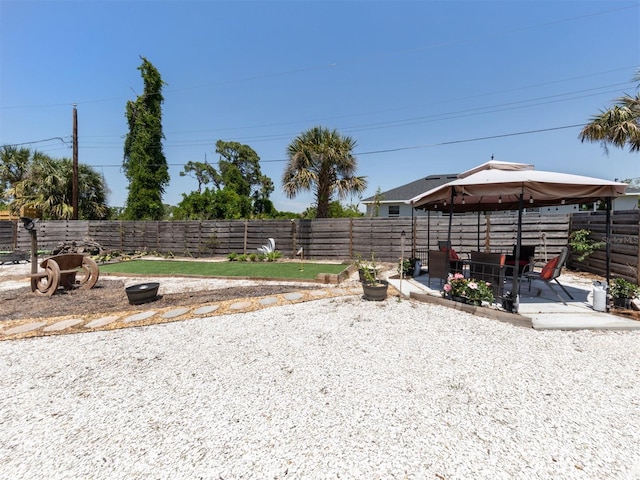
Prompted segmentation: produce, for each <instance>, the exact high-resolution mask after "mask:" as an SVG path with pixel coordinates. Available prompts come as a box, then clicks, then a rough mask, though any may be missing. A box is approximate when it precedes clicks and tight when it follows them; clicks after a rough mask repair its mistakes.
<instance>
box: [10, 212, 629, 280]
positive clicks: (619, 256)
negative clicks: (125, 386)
mask: <svg viewBox="0 0 640 480" xmlns="http://www.w3.org/2000/svg"><path fill="white" fill-rule="evenodd" d="M612 218H613V221H612V223H613V226H614V227H613V231H612V235H611V239H610V240H609V241H610V242H611V247H612V264H611V271H612V273H614V274H617V275H619V276H625V277H626V278H628V279H630V280H632V281H635V282H636V283H637V282H638V269H639V267H640V265H638V263H639V259H640V252H639V245H638V238H639V233H640V231H639V230H640V223H639V220H640V212H637V211H629V212H614V213H613V214H612ZM604 223H605V216H604V213H601V212H590V213H584V214H583V213H580V214H572V215H571V217H570V216H569V215H540V214H538V213H527V214H525V215H524V216H523V231H522V243H523V245H535V246H536V258H537V259H539V260H545V259H547V258H550V257H552V256H554V255H556V254H557V253H558V252H559V251H560V248H562V247H563V246H566V245H567V241H568V237H569V232H570V231H572V230H577V229H581V228H587V229H589V230H591V231H593V232H594V235H593V237H594V239H595V240H599V239H602V238H603V237H604V234H605V230H604V227H605V224H604ZM448 225H449V218H448V217H447V216H440V215H433V216H431V217H413V218H412V217H398V218H335V219H315V220H292V221H291V220H211V221H189V222H143V221H140V222H136V221H40V222H38V223H37V224H36V226H37V229H38V230H37V231H38V245H39V248H40V249H41V250H51V249H53V248H54V247H55V246H56V245H57V244H59V243H60V242H71V241H79V240H84V239H87V240H91V241H94V242H97V243H99V244H100V245H102V246H103V247H104V248H105V249H106V250H117V251H122V252H136V251H144V250H146V251H149V252H158V253H160V254H169V253H171V254H174V255H177V256H193V257H209V256H221V255H227V254H228V253H230V252H237V253H253V252H256V251H257V249H258V248H259V247H261V246H263V245H265V244H266V243H267V239H268V238H274V239H275V241H276V249H277V250H279V251H280V252H282V254H283V255H284V256H285V257H290V258H293V257H295V256H296V253H297V252H298V250H299V249H300V248H301V247H302V249H303V251H304V257H305V258H306V259H331V260H350V259H353V258H354V257H355V256H356V255H358V254H359V255H361V256H362V257H364V258H369V257H370V256H371V254H372V253H373V254H374V255H375V258H376V259H377V260H379V261H385V262H396V261H398V259H399V258H400V256H401V255H402V256H404V257H405V258H408V257H410V256H412V255H417V256H420V255H418V254H419V252H426V251H427V250H429V249H437V245H438V241H443V240H446V239H447V231H448ZM402 232H404V233H405V236H404V241H403V239H402ZM516 236H517V215H516V214H515V213H514V214H504V213H501V214H479V215H476V214H469V215H454V217H453V222H452V228H451V244H452V247H453V248H454V249H455V250H456V251H459V252H469V251H472V250H479V251H494V252H495V251H501V252H503V253H511V251H512V248H513V245H514V244H515V242H516ZM403 246H404V248H403ZM0 248H4V249H9V250H11V249H18V250H25V251H26V250H29V249H30V237H29V233H28V232H27V231H26V230H25V229H24V228H23V226H22V223H21V222H15V221H14V222H3V221H0ZM604 255H605V250H604V248H602V249H601V250H599V251H597V252H596V253H594V254H593V255H592V256H591V257H589V258H588V259H586V260H584V261H583V262H577V261H574V260H572V264H573V266H574V267H576V268H579V269H581V270H585V271H590V272H593V273H598V274H604V268H605V265H604V258H605V257H604ZM424 260H425V261H426V258H425V259H424Z"/></svg>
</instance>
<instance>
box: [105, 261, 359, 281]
mask: <svg viewBox="0 0 640 480" xmlns="http://www.w3.org/2000/svg"><path fill="white" fill-rule="evenodd" d="M348 267H349V266H348V265H340V264H327V263H307V262H305V263H304V264H303V267H302V268H303V270H302V271H301V270H300V263H299V262H190V261H188V260H185V261H183V260H132V261H129V262H120V263H109V264H104V265H100V272H101V273H111V274H118V273H123V274H129V275H131V274H133V275H175V276H185V275H187V276H188V275H197V276H204V277H244V278H281V279H291V280H315V279H316V277H317V276H318V275H319V274H334V275H337V274H339V273H340V272H342V271H343V270H346V269H347V268H348Z"/></svg>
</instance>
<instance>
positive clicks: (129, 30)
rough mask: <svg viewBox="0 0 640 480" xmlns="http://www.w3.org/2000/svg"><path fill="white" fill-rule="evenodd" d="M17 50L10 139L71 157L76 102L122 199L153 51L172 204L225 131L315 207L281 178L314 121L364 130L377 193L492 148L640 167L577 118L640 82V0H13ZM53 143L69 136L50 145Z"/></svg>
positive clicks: (361, 153) (98, 159)
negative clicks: (585, 135)
mask: <svg viewBox="0 0 640 480" xmlns="http://www.w3.org/2000/svg"><path fill="white" fill-rule="evenodd" d="M0 48H1V50H0V144H25V146H28V147H31V148H33V149H38V150H39V151H42V152H45V153H47V154H49V155H51V156H53V157H55V158H62V157H67V158H70V157H71V156H72V151H71V135H72V104H73V103H77V104H78V107H77V108H78V131H79V159H80V162H82V163H86V164H89V165H91V166H93V167H94V168H96V170H98V171H99V172H101V173H103V174H104V176H105V178H106V180H107V184H108V186H109V188H110V189H111V195H110V197H109V203H110V205H113V206H122V205H123V204H124V202H125V200H126V196H127V190H126V187H127V182H126V179H125V177H124V175H123V173H122V171H121V169H120V166H121V164H122V148H123V141H124V136H125V135H126V133H127V124H126V119H125V115H124V112H125V105H126V102H127V101H128V100H134V99H135V98H136V96H137V95H139V94H140V93H142V89H143V84H142V79H141V77H140V72H139V71H138V70H137V68H138V66H139V65H140V63H141V62H140V56H145V57H146V58H147V59H148V60H149V61H151V62H152V63H153V64H154V66H155V67H156V68H157V69H158V70H159V71H160V73H161V75H162V78H163V80H164V81H165V82H166V83H167V84H168V85H167V86H165V89H164V92H163V93H164V98H165V103H164V106H163V127H164V133H165V137H166V140H165V142H164V152H165V155H166V157H167V161H168V163H169V164H170V174H171V183H170V185H169V187H168V188H167V191H166V194H165V197H164V200H165V202H166V203H170V204H177V203H178V202H179V201H180V200H181V198H182V196H181V194H182V193H188V192H190V191H192V190H195V189H196V188H197V183H196V181H195V180H194V179H192V178H190V177H180V176H179V172H180V171H181V170H182V165H184V164H185V163H186V162H188V161H190V160H192V161H204V160H205V156H206V159H207V160H208V161H209V162H211V163H215V162H216V161H217V159H218V157H217V155H216V154H215V142H216V141H217V140H218V139H223V140H228V141H231V140H233V141H238V142H241V143H244V144H247V145H249V146H251V147H252V148H253V149H254V150H255V151H256V152H257V153H258V155H259V156H260V158H261V162H262V163H261V167H262V170H263V173H264V174H266V175H268V176H269V177H271V178H272V180H273V181H274V183H275V186H276V190H275V192H274V193H273V194H272V200H273V201H274V203H275V205H276V208H278V209H279V210H287V211H295V212H300V211H303V210H304V209H305V208H307V207H308V206H309V205H310V203H311V202H312V201H313V199H312V196H311V195H300V196H298V197H296V198H294V199H292V200H289V199H287V198H286V196H285V195H284V193H283V192H282V188H281V183H280V179H281V176H282V173H283V170H284V167H285V164H286V148H287V145H288V144H289V143H290V142H291V140H292V139H293V138H295V136H296V135H298V134H300V133H301V132H303V131H304V130H307V129H309V128H311V127H313V126H315V125H322V126H325V127H328V128H332V129H333V128H335V129H338V130H339V131H340V132H341V133H343V134H345V135H351V136H352V137H353V138H354V139H355V140H356V141H357V147H356V149H355V153H356V156H357V159H358V173H359V174H360V175H364V176H366V177H367V178H368V182H369V187H368V189H367V191H366V192H365V193H364V195H363V197H368V196H371V195H373V194H374V193H375V191H376V189H377V188H378V187H380V188H381V189H382V190H383V191H384V190H389V189H391V188H395V187H397V186H399V185H402V184H405V183H409V182H411V181H414V180H416V179H418V178H420V177H422V176H426V175H430V174H436V173H453V172H461V171H464V170H467V169H469V168H471V167H473V166H476V165H478V164H481V163H484V162H485V161H488V160H489V159H490V158H491V156H492V155H493V156H494V157H495V158H496V159H497V160H504V161H513V162H525V163H532V164H534V165H535V166H536V168H537V169H539V170H554V171H561V172H567V173H575V174H581V175H588V176H595V177H600V178H605V179H610V180H613V179H616V178H617V179H620V180H621V179H625V178H632V177H640V156H638V154H631V153H629V152H628V151H627V150H619V149H614V148H611V149H609V153H608V154H607V153H606V152H605V151H604V150H603V148H602V147H601V146H600V145H599V144H590V143H585V144H582V143H580V141H579V140H578V133H579V131H580V127H578V126H576V125H581V124H584V123H586V122H587V121H588V120H589V118H590V117H591V116H592V115H595V114H596V113H598V111H599V110H602V109H606V108H607V107H608V106H609V105H611V103H612V101H613V100H614V99H615V98H616V97H618V96H620V95H622V94H623V93H629V94H635V92H636V87H637V85H636V84H635V83H634V82H633V81H632V78H633V75H634V74H635V73H636V71H637V70H638V68H640V2H638V0H627V1H615V0H607V1H583V0H576V1H569V0H566V1H516V0H513V1H466V2H462V1H446V2H445V1H442V2H433V1H410V2H405V1H351V2H345V1H334V2H328V1H326V2H325V1H296V2H293V1H292V2H275V1H261V2H247V1H234V2H223V1H75V2H67V1H55V0H53V1H46V2H39V1H28V0H22V1H11V0H0ZM526 132H537V133H526ZM53 137H60V138H62V139H63V140H64V142H63V141H62V140H59V139H54V140H48V141H42V142H41V141H40V140H46V139H50V138H53ZM29 142H33V143H29ZM36 142H37V143H36ZM347 202H354V203H357V202H358V198H351V199H347Z"/></svg>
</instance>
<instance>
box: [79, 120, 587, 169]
mask: <svg viewBox="0 0 640 480" xmlns="http://www.w3.org/2000/svg"><path fill="white" fill-rule="evenodd" d="M585 125H586V124H585V123H578V124H574V125H563V126H560V127H549V128H540V129H537V130H526V131H522V132H511V133H502V134H498V135H489V136H486V137H474V138H467V139H460V140H449V141H447V142H439V143H429V144H424V145H413V146H406V147H396V148H388V149H383V150H371V151H366V152H354V155H378V154H381V153H392V152H400V151H403V150H418V149H421V148H433V147H442V146H446V145H455V144H459V143H471V142H480V141H484V140H494V139H496V138H507V137H515V136H520V135H531V134H535V133H544V132H551V131H556V130H565V129H568V128H576V127H584V126H585ZM288 161H289V160H288V159H273V160H263V159H260V163H282V162H288ZM167 165H168V166H172V167H182V166H184V165H186V163H168V164H167ZM91 166H92V167H96V168H108V167H121V166H122V165H120V164H118V165H113V164H104V165H91ZM150 166H160V165H150Z"/></svg>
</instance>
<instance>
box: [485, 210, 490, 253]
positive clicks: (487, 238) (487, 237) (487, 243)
mask: <svg viewBox="0 0 640 480" xmlns="http://www.w3.org/2000/svg"><path fill="white" fill-rule="evenodd" d="M484 218H485V223H486V225H487V231H486V232H485V234H484V251H485V252H490V251H491V214H489V213H487V214H486V215H485V217H484Z"/></svg>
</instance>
